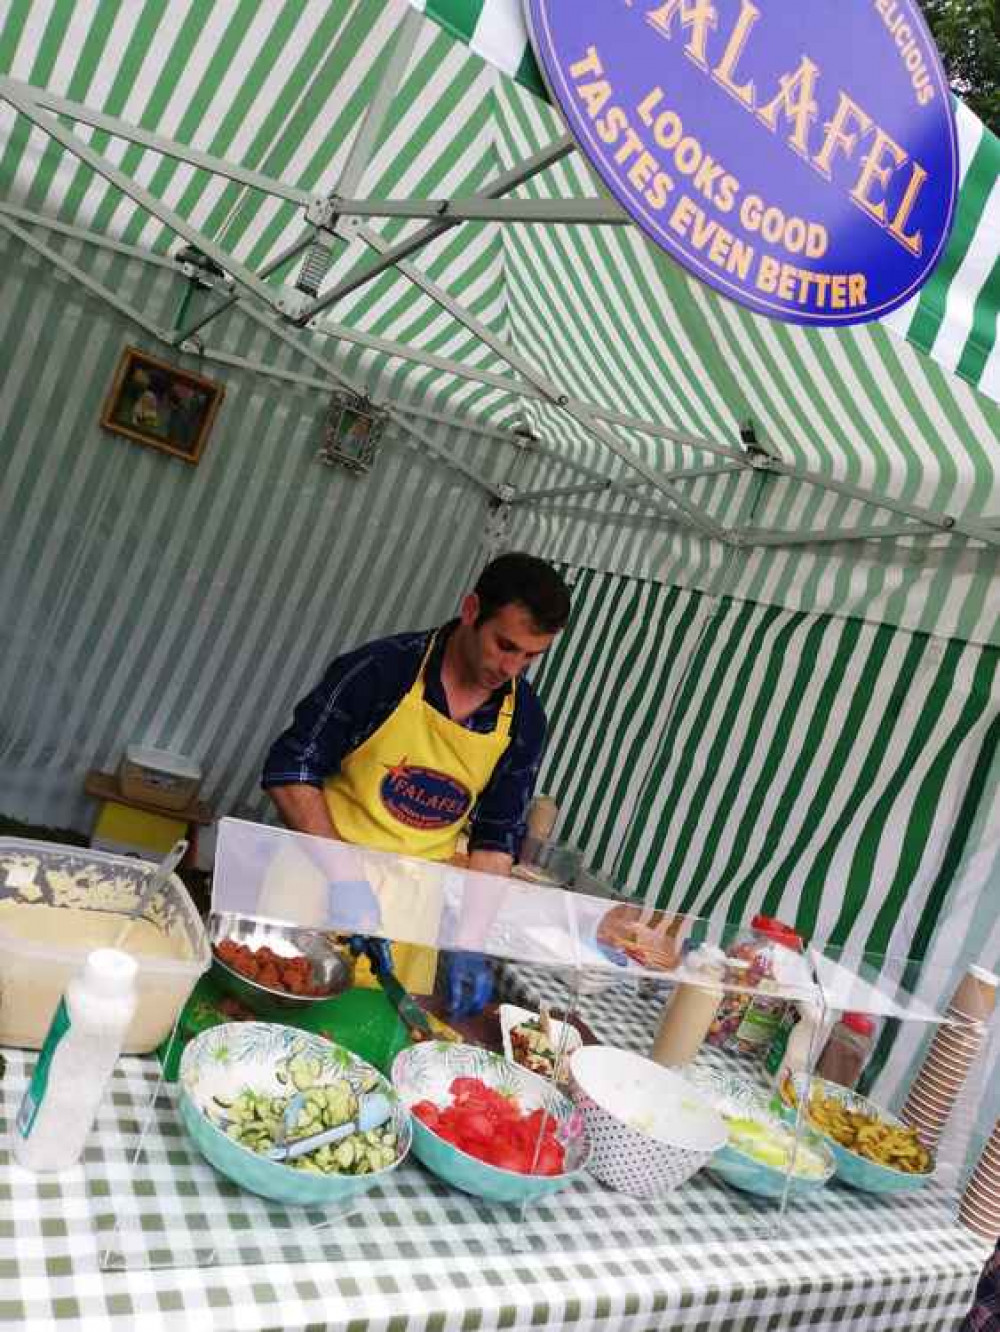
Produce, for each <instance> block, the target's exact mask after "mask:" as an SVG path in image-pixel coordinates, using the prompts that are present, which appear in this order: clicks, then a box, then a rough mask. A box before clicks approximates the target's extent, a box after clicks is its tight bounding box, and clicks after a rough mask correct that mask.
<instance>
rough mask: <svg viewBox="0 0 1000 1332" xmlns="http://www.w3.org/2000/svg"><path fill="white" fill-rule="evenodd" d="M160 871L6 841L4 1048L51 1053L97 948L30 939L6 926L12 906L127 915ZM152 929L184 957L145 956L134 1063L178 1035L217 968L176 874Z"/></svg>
mask: <svg viewBox="0 0 1000 1332" xmlns="http://www.w3.org/2000/svg"><path fill="white" fill-rule="evenodd" d="M152 870H153V866H152V865H150V864H148V863H146V862H144V861H138V860H135V859H133V858H131V857H126V856H115V855H109V854H108V853H107V852H103V851H94V850H91V849H89V848H87V847H71V846H63V845H60V844H59V843H56V842H33V841H27V840H25V839H22V838H18V837H0V995H2V999H0V1045H15V1046H22V1047H24V1048H27V1049H30V1050H37V1049H38V1048H39V1047H40V1046H41V1044H42V1041H43V1040H44V1038H45V1033H46V1032H47V1030H48V1027H49V1023H50V1021H51V1019H52V1015H53V1013H54V1012H55V1007H56V1004H57V1003H58V1002H59V999H60V997H61V995H62V994H63V992H64V991H65V989H66V985H67V982H68V981H69V979H70V977H71V976H73V975H74V974H75V973H76V972H77V971H79V969H80V968H81V967H82V965H83V960H84V957H85V956H86V954H87V952H88V951H89V948H90V947H91V946H93V945H89V944H87V943H85V942H83V941H80V940H79V939H77V941H76V942H74V939H73V938H72V937H70V938H59V939H56V940H41V939H36V938H30V939H28V938H23V937H20V935H19V934H17V933H15V932H14V930H13V929H12V923H11V922H10V921H8V923H7V924H5V923H4V908H3V904H4V903H5V902H22V903H29V904H44V905H47V906H51V907H56V908H61V907H66V908H80V909H82V910H85V911H93V912H100V913H105V912H115V913H125V912H128V911H129V909H130V908H133V907H134V905H135V903H136V901H137V900H138V896H139V894H140V892H141V890H142V888H143V886H144V885H145V883H146V882H147V881H148V878H149V875H150V874H151V873H152ZM46 914H49V913H46ZM77 919H78V918H77ZM118 919H120V916H116V921H117V920H118ZM145 919H147V920H148V921H149V922H150V923H151V924H153V925H155V926H156V927H157V928H158V929H159V930H161V931H162V932H163V933H164V934H166V935H167V936H168V938H170V939H171V940H173V941H174V943H175V945H176V951H177V953H178V954H179V955H178V956H176V957H148V956H139V955H137V958H136V960H137V961H138V963H139V975H138V979H137V990H138V996H139V1002H138V1006H137V1008H136V1013H135V1017H134V1018H133V1019H132V1022H131V1024H130V1026H129V1029H128V1032H127V1033H126V1037H125V1053H126V1054H147V1053H148V1052H149V1051H151V1050H155V1049H156V1047H157V1046H158V1045H159V1044H160V1043H161V1042H162V1041H164V1040H165V1039H166V1038H167V1036H169V1035H170V1032H171V1031H172V1029H173V1026H174V1022H175V1021H176V1019H177V1016H178V1014H179V1013H180V1011H181V1009H182V1008H183V1006H184V1004H185V1002H186V1001H187V997H188V995H189V994H190V993H191V990H192V989H193V988H194V985H195V982H196V981H197V979H198V977H199V976H200V975H201V974H202V972H204V971H207V970H208V967H209V964H210V963H211V960H212V958H211V949H210V947H209V942H208V938H207V935H206V934H205V928H204V926H203V924H202V921H201V918H200V916H199V915H198V912H197V910H196V908H195V905H194V903H193V902H192V901H191V898H190V896H189V894H188V891H187V889H186V888H185V887H184V884H183V883H182V882H181V880H180V879H179V878H178V877H177V875H176V874H173V875H171V876H170V879H169V881H168V883H167V886H166V889H165V890H164V892H163V893H162V894H157V896H156V898H155V899H154V900H153V902H152V903H150V904H149V906H148V908H147V910H146V912H145ZM125 947H126V949H127V947H128V943H127V941H126V944H125Z"/></svg>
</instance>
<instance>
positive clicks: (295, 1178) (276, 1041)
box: [180, 1022, 411, 1207]
mask: <svg viewBox="0 0 1000 1332" xmlns="http://www.w3.org/2000/svg"><path fill="white" fill-rule="evenodd" d="M300 1056H302V1057H305V1058H306V1059H309V1060H311V1061H312V1064H313V1068H314V1069H315V1070H316V1082H317V1084H319V1085H322V1084H327V1083H330V1082H333V1081H335V1080H337V1079H340V1078H346V1080H347V1081H348V1082H349V1083H350V1084H351V1088H352V1090H353V1091H354V1093H355V1095H357V1094H358V1093H359V1092H360V1091H361V1090H375V1091H380V1092H384V1093H385V1094H386V1095H387V1096H388V1097H389V1098H390V1100H391V1101H392V1102H393V1114H392V1118H391V1120H390V1121H389V1125H387V1127H389V1126H391V1127H392V1129H393V1130H394V1131H395V1133H396V1142H397V1152H398V1154H397V1157H396V1160H395V1161H394V1162H393V1163H392V1164H391V1165H389V1166H384V1167H383V1168H382V1169H381V1170H376V1171H372V1172H370V1173H368V1174H363V1175H346V1174H314V1173H311V1172H306V1171H305V1170H301V1169H296V1168H294V1167H292V1166H290V1165H285V1164H284V1163H283V1162H281V1161H270V1160H268V1158H267V1157H266V1156H263V1155H260V1154H258V1153H257V1152H254V1151H251V1150H250V1148H249V1147H245V1146H243V1145H242V1143H239V1142H235V1141H234V1140H233V1139H232V1138H231V1137H230V1136H229V1135H228V1134H227V1133H226V1131H225V1128H224V1127H223V1126H222V1125H224V1124H225V1109H224V1107H226V1106H230V1105H232V1104H233V1102H235V1100H236V1098H237V1097H238V1096H239V1095H240V1093H241V1092H245V1091H253V1092H257V1093H263V1094H265V1095H267V1096H271V1097H287V1096H288V1095H289V1093H290V1091H293V1090H294V1087H290V1084H289V1083H288V1081H287V1077H286V1070H287V1067H288V1064H289V1062H290V1061H291V1060H292V1059H295V1058H297V1057H300ZM180 1113H181V1120H182V1122H183V1124H184V1127H185V1128H186V1129H187V1131H188V1133H189V1134H190V1135H191V1138H192V1140H193V1142H194V1144H195V1146H196V1147H197V1148H198V1150H199V1151H200V1152H201V1153H202V1155H203V1156H204V1157H205V1159H206V1160H207V1161H208V1162H209V1163H210V1164H211V1165H213V1166H215V1168H216V1170H220V1171H221V1172H222V1173H223V1174H224V1175H227V1176H228V1177H229V1178H230V1179H231V1180H232V1181H233V1183H235V1184H239V1185H240V1187H241V1188H244V1189H249V1190H250V1191H251V1193H259V1194H261V1196H262V1197H264V1198H272V1199H274V1201H276V1202H282V1203H299V1204H302V1205H303V1206H310V1207H334V1206H340V1205H342V1204H343V1203H345V1202H346V1201H348V1200H349V1199H351V1198H353V1197H355V1196H356V1195H357V1194H359V1193H363V1192H365V1191H366V1190H367V1189H370V1188H371V1187H372V1185H373V1184H377V1183H379V1182H380V1181H381V1180H383V1179H384V1178H385V1177H386V1175H388V1174H390V1173H391V1171H393V1170H395V1168H396V1166H398V1165H399V1163H400V1161H402V1160H403V1158H404V1157H405V1156H406V1154H407V1152H408V1151H409V1149H410V1140H411V1129H410V1116H409V1114H408V1113H407V1111H406V1109H405V1107H404V1106H403V1105H402V1104H401V1103H400V1101H399V1098H398V1097H397V1096H396V1094H395V1092H394V1091H393V1089H392V1087H391V1086H390V1085H389V1083H388V1082H387V1081H386V1080H385V1078H383V1076H382V1074H381V1073H379V1072H378V1071H377V1069H374V1068H372V1066H371V1064H366V1063H365V1062H364V1060H363V1059H359V1058H358V1057H357V1056H356V1055H353V1054H351V1052H350V1051H349V1050H345V1049H344V1048H343V1047H342V1046H339V1045H334V1044H333V1042H332V1041H328V1040H325V1039H324V1038H323V1037H322V1036H316V1035H314V1034H313V1033H312V1032H306V1031H299V1030H298V1029H297V1028H295V1027H285V1026H282V1025H280V1024H278V1023H273V1022H227V1023H224V1024H222V1025H221V1026H218V1027H211V1028H209V1030H208V1031H204V1032H202V1033H201V1035H200V1036H197V1037H195V1039H194V1040H193V1041H192V1042H191V1043H190V1045H188V1046H187V1048H186V1049H185V1051H184V1054H183V1056H182V1058H181V1067H180Z"/></svg>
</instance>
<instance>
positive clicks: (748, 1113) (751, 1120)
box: [684, 1065, 837, 1199]
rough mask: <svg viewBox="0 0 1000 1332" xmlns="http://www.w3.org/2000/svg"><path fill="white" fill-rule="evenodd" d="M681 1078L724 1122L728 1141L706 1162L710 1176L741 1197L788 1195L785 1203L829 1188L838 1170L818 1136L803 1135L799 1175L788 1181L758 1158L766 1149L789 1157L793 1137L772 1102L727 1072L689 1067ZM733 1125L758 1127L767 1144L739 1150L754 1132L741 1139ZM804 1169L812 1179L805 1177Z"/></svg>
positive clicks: (782, 1168) (784, 1172)
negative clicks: (705, 1099)
mask: <svg viewBox="0 0 1000 1332" xmlns="http://www.w3.org/2000/svg"><path fill="white" fill-rule="evenodd" d="M684 1077H685V1079H686V1080H687V1081H689V1082H690V1083H691V1084H692V1086H695V1087H697V1088H698V1090H699V1091H701V1092H703V1093H704V1094H705V1096H706V1097H707V1098H708V1100H709V1101H710V1102H711V1104H712V1105H713V1106H714V1107H715V1109H716V1110H718V1112H719V1114H720V1115H722V1117H723V1119H724V1120H725V1121H726V1128H727V1131H728V1133H729V1137H730V1141H729V1142H728V1143H727V1144H726V1146H725V1147H723V1148H722V1150H721V1151H719V1152H716V1154H715V1155H714V1156H713V1157H712V1159H711V1161H710V1162H709V1164H708V1169H709V1170H710V1171H711V1173H712V1174H713V1175H716V1176H717V1177H718V1178H719V1179H723V1180H725V1182H726V1183H727V1184H731V1185H732V1186H733V1188H736V1189H742V1190H743V1191H744V1192H745V1193H753V1194H756V1195H757V1196H758V1197H761V1198H775V1199H778V1198H783V1197H784V1196H785V1192H786V1189H787V1194H788V1197H790V1198H796V1197H799V1196H801V1195H802V1194H806V1193H815V1192H816V1191H817V1190H818V1189H822V1188H824V1187H825V1186H826V1185H827V1184H828V1183H829V1181H830V1179H831V1178H832V1176H833V1173H834V1171H835V1170H836V1168H837V1167H836V1161H835V1160H834V1156H833V1152H832V1150H831V1149H830V1148H829V1147H828V1146H827V1144H826V1142H825V1141H824V1140H823V1138H821V1137H820V1135H819V1134H818V1133H813V1132H812V1131H811V1130H809V1129H806V1130H805V1131H804V1132H803V1134H802V1139H801V1142H800V1143H799V1145H798V1149H797V1151H796V1154H795V1158H794V1160H795V1162H796V1164H797V1165H798V1171H797V1173H795V1174H792V1175H791V1176H789V1174H788V1171H787V1169H786V1167H785V1166H783V1165H776V1164H771V1163H769V1162H767V1161H765V1160H762V1159H761V1152H762V1151H763V1150H767V1149H772V1150H776V1151H778V1152H780V1151H781V1150H782V1149H783V1148H784V1149H785V1150H788V1151H789V1152H790V1151H791V1148H792V1146H793V1144H794V1141H795V1134H794V1130H793V1128H792V1127H791V1126H790V1125H788V1124H786V1123H785V1122H784V1121H783V1120H782V1119H781V1118H780V1116H779V1115H778V1114H777V1113H776V1112H775V1111H774V1110H772V1108H771V1102H770V1099H769V1098H768V1096H767V1095H766V1093H765V1092H763V1091H762V1090H761V1089H760V1088H758V1087H755V1086H754V1085H753V1084H752V1083H750V1082H748V1081H747V1080H746V1079H745V1078H741V1077H739V1076H737V1075H736V1074H734V1073H730V1072H728V1071H727V1070H726V1069H722V1068H712V1067H710V1066H702V1065H693V1066H689V1067H688V1068H687V1069H685V1071H684ZM737 1125H739V1126H747V1127H749V1126H750V1125H760V1126H761V1130H762V1132H763V1134H764V1136H765V1137H766V1143H765V1144H763V1145H762V1146H761V1147H758V1146H757V1144H754V1145H753V1150H749V1149H742V1148H741V1147H740V1146H738V1145H737V1143H740V1142H741V1141H742V1142H746V1141H747V1139H749V1138H751V1137H752V1132H750V1133H747V1132H743V1133H741V1132H740V1131H739V1129H738V1128H737V1127H736V1126H737ZM734 1139H735V1142H734ZM800 1152H801V1153H802V1155H801V1157H800V1156H799V1153H800ZM806 1153H808V1156H806ZM813 1168H814V1169H813ZM805 1169H808V1170H809V1171H810V1173H804V1170H805Z"/></svg>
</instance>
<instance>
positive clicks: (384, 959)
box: [347, 934, 393, 976]
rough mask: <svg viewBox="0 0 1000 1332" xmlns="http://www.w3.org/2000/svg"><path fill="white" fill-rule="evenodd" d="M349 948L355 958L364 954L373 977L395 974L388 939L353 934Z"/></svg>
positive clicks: (349, 940) (348, 944) (348, 943)
mask: <svg viewBox="0 0 1000 1332" xmlns="http://www.w3.org/2000/svg"><path fill="white" fill-rule="evenodd" d="M347 946H348V948H349V949H350V950H351V952H352V953H353V954H354V956H355V957H357V956H358V954H359V953H364V955H365V957H366V958H367V959H368V965H369V966H370V967H371V969H372V975H373V976H391V975H392V974H393V966H392V951H391V948H390V945H389V940H388V939H376V938H374V937H372V936H370V935H365V934H352V935H351V937H350V938H349V939H348V941H347Z"/></svg>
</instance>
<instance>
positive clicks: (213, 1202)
mask: <svg viewBox="0 0 1000 1332" xmlns="http://www.w3.org/2000/svg"><path fill="white" fill-rule="evenodd" d="M530 984H531V982H530V980H529V978H526V977H524V976H521V977H520V978H517V977H515V982H514V985H513V993H511V994H510V995H509V997H511V998H515V999H518V1000H525V999H529V998H530V989H529V986H530ZM657 1009H658V1005H657V1004H656V1003H651V1002H650V1001H648V1000H646V1001H644V1000H642V999H640V998H637V997H636V995H635V993H634V992H633V991H629V992H625V991H620V990H619V991H614V992H608V993H605V994H603V995H601V996H599V997H593V998H591V999H589V1000H587V1001H585V1004H584V1007H583V1010H582V1011H583V1013H584V1015H585V1016H586V1018H587V1020H588V1022H589V1024H590V1026H591V1027H592V1028H593V1029H594V1030H595V1031H596V1032H597V1033H598V1035H599V1036H601V1037H602V1038H603V1039H604V1040H606V1041H608V1042H609V1043H614V1044H621V1045H629V1044H632V1045H635V1046H637V1047H639V1048H642V1047H648V1042H649V1039H650V1032H651V1030H652V1026H653V1023H654V1021H655V1017H656V1013H657ZM32 1059H33V1056H31V1055H27V1054H25V1053H23V1052H12V1053H11V1054H10V1056H9V1062H8V1070H7V1075H6V1077H5V1079H4V1081H3V1083H2V1084H0V1090H2V1093H3V1112H4V1117H5V1120H6V1122H7V1123H9V1122H10V1116H11V1113H12V1111H13V1110H15V1109H16V1107H17V1104H18V1101H19V1099H20V1094H21V1091H22V1090H23V1086H24V1079H25V1074H26V1071H27V1069H28V1068H30V1066H31V1062H32ZM157 1086H158V1072H157V1068H156V1066H155V1064H154V1063H153V1062H152V1061H150V1060H143V1059H135V1058H131V1059H124V1060H122V1061H121V1064H120V1066H119V1069H118V1071H117V1073H116V1075H115V1078H114V1080H113V1084H112V1094H111V1096H110V1097H109V1098H107V1100H106V1104H105V1106H104V1107H103V1109H102V1112H101V1115H100V1117H99V1120H98V1128H97V1132H96V1134H95V1135H94V1137H93V1139H92V1144H91V1146H89V1147H88V1149H87V1153H86V1158H85V1161H84V1164H83V1165H81V1166H80V1167H78V1168H77V1169H76V1170H74V1171H70V1172H67V1173H66V1174H64V1175H61V1176H59V1177H58V1178H55V1177H50V1178H45V1177H36V1176H32V1175H29V1174H28V1173H26V1172H24V1171H21V1170H19V1169H18V1168H16V1167H10V1168H8V1169H6V1170H4V1171H3V1174H2V1177H0V1200H2V1201H0V1228H2V1233H3V1239H4V1246H3V1257H2V1258H0V1321H8V1322H11V1323H16V1324H17V1325H18V1326H20V1327H28V1328H42V1327H52V1326H53V1324H54V1323H58V1325H59V1326H60V1327H66V1328H68V1329H72V1328H78V1329H86V1332H98V1329H115V1332H125V1330H126V1329H130V1328H132V1327H133V1326H139V1327H141V1328H142V1329H143V1332H146V1329H153V1328H170V1329H180V1328H187V1327H204V1326H211V1327H212V1328H213V1329H233V1330H234V1332H235V1330H236V1329H265V1328H267V1329H271V1328H274V1329H279V1328H280V1329H284V1330H285V1332H295V1330H296V1329H302V1330H304V1329H307V1328H308V1329H315V1328H336V1329H345V1330H346V1332H361V1329H367V1328H372V1329H375V1328H378V1329H380V1332H383V1330H385V1332H417V1330H418V1329H420V1330H426V1332H453V1330H454V1332H473V1330H474V1329H478V1328H527V1327H538V1326H546V1327H548V1326H558V1325H566V1326H569V1327H587V1328H592V1327H609V1328H610V1327H615V1328H622V1329H628V1332H633V1329H634V1330H635V1332H638V1330H639V1329H647V1328H648V1329H651V1328H658V1329H667V1328H669V1329H688V1330H690V1332H722V1329H726V1332H751V1330H752V1332H765V1329H767V1330H768V1332H771V1330H772V1329H778V1328H792V1327H799V1326H809V1327H811V1328H814V1329H815V1328H819V1329H827V1328H853V1329H857V1330H858V1332H861V1330H863V1332H877V1330H879V1329H885V1332H890V1329H891V1332H903V1330H904V1329H905V1332H931V1329H935V1330H937V1329H949V1330H953V1329H955V1328H957V1327H958V1324H959V1322H960V1321H961V1318H962V1316H963V1314H964V1313H965V1311H966V1310H967V1309H968V1307H969V1305H970V1303H971V1299H972V1293H973V1289H974V1287H975V1283H976V1279H977V1277H978V1275H979V1272H980V1269H981V1267H982V1264H983V1261H984V1259H985V1257H986V1256H987V1253H988V1250H989V1246H987V1245H985V1244H984V1243H983V1242H982V1241H981V1240H978V1239H977V1238H976V1237H975V1236H973V1235H971V1234H970V1233H969V1232H967V1231H965V1230H963V1229H961V1228H960V1227H959V1226H958V1225H957V1224H956V1223H955V1222H954V1220H953V1216H954V1205H953V1204H952V1203H950V1202H949V1201H948V1200H947V1199H945V1198H944V1197H943V1196H941V1195H939V1194H936V1193H934V1192H933V1191H931V1190H927V1191H925V1192H924V1193H922V1194H914V1195H910V1196H908V1197H903V1198H898V1199H895V1200H885V1201H880V1200H878V1199H874V1198H871V1197H866V1196H864V1195H859V1194H856V1193H852V1192H851V1191H850V1190H848V1189H845V1188H841V1187H838V1186H830V1187H828V1188H827V1189H826V1190H824V1191H823V1193H822V1194H820V1195H818V1196H817V1197H816V1198H815V1199H812V1200H808V1201H801V1200H800V1201H799V1202H797V1203H795V1204H794V1205H793V1210H792V1211H791V1212H790V1213H789V1216H788V1218H787V1219H786V1222H785V1224H784V1228H783V1229H782V1231H781V1232H780V1233H773V1232H770V1231H769V1227H768V1218H769V1217H771V1218H773V1212H771V1211H770V1210H769V1209H768V1208H767V1206H766V1205H758V1204H755V1203H754V1202H753V1201H752V1200H750V1199H748V1198H747V1197H746V1196H745V1195H742V1194H739V1193H736V1192H734V1191H733V1190H730V1189H728V1188H726V1187H725V1186H724V1185H721V1184H717V1183H715V1182H713V1181H712V1179H711V1178H710V1177H708V1176H706V1175H705V1174H704V1173H702V1174H701V1175H699V1176H698V1177H696V1178H695V1179H693V1180H691V1181H690V1182H689V1183H688V1184H687V1185H686V1186H685V1187H684V1188H682V1189H680V1190H679V1191H677V1192H676V1193H675V1194H673V1195H672V1196H671V1197H670V1198H669V1199H667V1200H665V1201H664V1202H662V1203H660V1204H658V1205H656V1206H651V1205H650V1204H649V1203H645V1202H641V1201H638V1200H634V1199H630V1198H627V1197H624V1196H622V1195H619V1194H615V1193H612V1192H609V1191H608V1190H605V1189H603V1188H602V1187H601V1186H600V1185H598V1184H597V1183H596V1182H595V1181H593V1180H590V1179H589V1178H588V1179H587V1180H586V1181H584V1182H582V1183H580V1184H578V1185H575V1186H574V1187H572V1188H570V1189H567V1190H565V1191H563V1192H562V1193H560V1194H557V1195H555V1196H554V1197H552V1198H550V1199H547V1200H546V1201H545V1202H544V1203H542V1204H538V1205H536V1206H535V1207H534V1208H532V1209H531V1210H530V1211H529V1212H528V1214H527V1215H526V1216H525V1217H523V1218H520V1219H519V1218H518V1217H517V1215H515V1214H513V1213H512V1212H511V1211H510V1210H509V1209H506V1208H497V1207H490V1206H487V1205H485V1204H481V1203H479V1202H478V1201H477V1200H475V1199H473V1198H469V1197H467V1196H465V1195H464V1194H460V1193H457V1192H455V1191H453V1190H450V1189H448V1188H446V1187H445V1186H444V1185H442V1184H440V1183H438V1181H436V1180H435V1179H434V1178H433V1177H431V1176H430V1175H428V1174H427V1173H425V1172H424V1171H423V1170H422V1169H421V1167H420V1166H419V1165H418V1164H417V1163H416V1162H410V1161H408V1162H406V1163H404V1165H403V1166H402V1167H401V1168H400V1169H399V1170H398V1171H396V1172H394V1173H393V1174H392V1175H391V1176H390V1177H389V1180H388V1182H387V1183H386V1184H385V1185H384V1186H382V1187H381V1188H379V1189H376V1190H373V1191H372V1192H371V1193H369V1194H367V1195H365V1196H364V1197H363V1198H362V1199H361V1200H360V1202H359V1203H358V1204H357V1205H356V1210H355V1211H354V1212H353V1213H351V1214H350V1215H347V1216H344V1217H339V1218H330V1219H328V1218H323V1217H321V1216H316V1215H314V1214H309V1213H303V1212H301V1211H286V1210H285V1209H283V1208H280V1207H276V1206H274V1205H272V1204H267V1203H265V1202H263V1200H260V1199H256V1198H254V1197H252V1196H251V1195H249V1194H246V1193H242V1192H241V1191H239V1190H238V1189H236V1188H235V1187H234V1186H232V1185H230V1184H229V1183H228V1181H226V1180H224V1179H223V1178H222V1177H221V1176H219V1175H218V1174H216V1172H215V1171H213V1170H212V1169H211V1167H209V1166H208V1165H207V1164H206V1163H205V1162H204V1161H203V1160H202V1159H201V1157H200V1156H198V1155H197V1154H196V1153H195V1152H194V1149H193V1148H192V1147H191V1146H190V1145H189V1143H188V1140H187V1138H186V1136H185V1134H184V1131H183V1129H182V1128H181V1126H180V1124H179V1122H178V1120H177V1117H176V1115H175V1113H174V1110H173V1104H172V1098H173V1097H174V1095H175V1089H174V1088H171V1087H161V1088H160V1094H159V1097H158V1099H157V1101H156V1108H155V1110H154V1111H153V1112H152V1113H150V1102H151V1098H152V1096H153V1094H154V1092H155V1091H156V1089H157ZM144 1131H145V1132H144ZM143 1133H144V1137H143V1155H142V1157H141V1158H140V1161H141V1163H140V1164H134V1162H135V1153H136V1148H137V1146H138V1145H139V1141H140V1135H142V1134H143ZM109 1265H110V1267H111V1268H112V1269H117V1270H108V1268H109Z"/></svg>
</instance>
